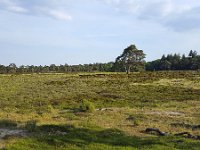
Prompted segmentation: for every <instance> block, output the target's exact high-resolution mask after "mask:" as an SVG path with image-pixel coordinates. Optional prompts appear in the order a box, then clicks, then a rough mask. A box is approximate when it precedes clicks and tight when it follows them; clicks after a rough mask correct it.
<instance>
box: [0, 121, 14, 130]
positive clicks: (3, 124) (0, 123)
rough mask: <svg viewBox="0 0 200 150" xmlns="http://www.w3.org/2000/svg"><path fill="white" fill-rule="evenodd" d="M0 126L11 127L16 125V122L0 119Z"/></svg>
mask: <svg viewBox="0 0 200 150" xmlns="http://www.w3.org/2000/svg"><path fill="white" fill-rule="evenodd" d="M0 127H1V128H13V127H17V123H16V122H15V121H12V120H0Z"/></svg>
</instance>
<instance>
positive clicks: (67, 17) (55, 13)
mask: <svg viewBox="0 0 200 150" xmlns="http://www.w3.org/2000/svg"><path fill="white" fill-rule="evenodd" d="M47 14H48V15H49V16H51V17H53V18H55V19H59V20H72V16H70V15H68V14H67V13H65V12H62V11H59V10H50V11H48V12H47Z"/></svg>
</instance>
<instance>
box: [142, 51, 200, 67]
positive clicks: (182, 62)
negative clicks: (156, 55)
mask: <svg viewBox="0 0 200 150" xmlns="http://www.w3.org/2000/svg"><path fill="white" fill-rule="evenodd" d="M145 66H146V70H147V71H154V70H199V69H200V55H198V53H197V51H193V50H191V51H190V52H189V54H188V56H186V55H185V54H183V55H182V56H181V55H180V54H168V55H167V56H165V55H163V56H162V58H161V59H157V60H154V61H151V62H147V63H146V65H145Z"/></svg>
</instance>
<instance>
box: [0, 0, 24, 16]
mask: <svg viewBox="0 0 200 150" xmlns="http://www.w3.org/2000/svg"><path fill="white" fill-rule="evenodd" d="M0 8H1V9H4V10H7V11H11V12H15V13H27V12H28V10H27V9H26V8H23V7H21V6H20V5H19V4H18V3H16V2H15V1H11V0H0Z"/></svg>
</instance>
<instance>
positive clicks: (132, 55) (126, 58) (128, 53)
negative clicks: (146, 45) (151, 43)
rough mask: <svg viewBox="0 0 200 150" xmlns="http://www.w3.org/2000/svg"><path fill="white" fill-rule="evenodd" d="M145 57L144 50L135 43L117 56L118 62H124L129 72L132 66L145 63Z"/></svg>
mask: <svg viewBox="0 0 200 150" xmlns="http://www.w3.org/2000/svg"><path fill="white" fill-rule="evenodd" d="M144 58H145V54H144V53H143V50H138V49H137V47H136V46H135V45H130V46H129V47H127V48H126V49H124V51H123V53H122V54H121V55H120V56H118V57H117V58H116V63H120V64H122V65H123V66H124V67H125V70H126V73H127V74H129V73H130V71H131V68H132V67H138V66H141V65H144Z"/></svg>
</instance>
